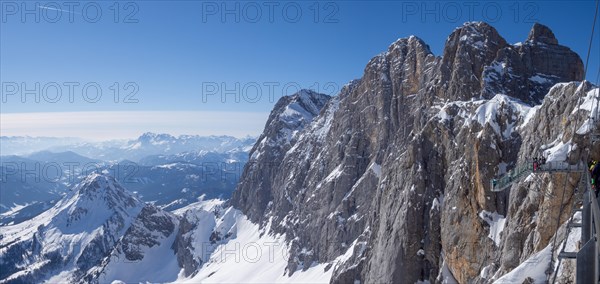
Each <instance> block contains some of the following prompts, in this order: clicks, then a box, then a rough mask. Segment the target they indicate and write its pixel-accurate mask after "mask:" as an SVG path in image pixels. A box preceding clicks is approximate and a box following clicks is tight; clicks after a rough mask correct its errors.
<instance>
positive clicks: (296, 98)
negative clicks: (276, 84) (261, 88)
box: [267, 89, 331, 128]
mask: <svg viewBox="0 0 600 284" xmlns="http://www.w3.org/2000/svg"><path fill="white" fill-rule="evenodd" d="M330 98H331V97H330V96H328V95H325V94H320V93H317V92H315V91H313V90H306V89H302V90H300V91H298V92H297V93H295V94H293V95H290V96H283V97H282V98H280V99H279V101H277V103H276V104H275V107H274V108H273V111H271V115H270V116H269V119H268V121H267V125H270V124H271V123H273V122H276V121H281V122H284V123H285V124H287V126H289V127H291V126H294V127H293V128H297V127H300V126H303V125H304V124H305V123H308V122H310V121H311V120H312V119H313V118H314V117H315V116H317V115H318V114H319V112H320V111H321V108H323V106H324V105H325V104H326V103H327V101H329V99H330Z"/></svg>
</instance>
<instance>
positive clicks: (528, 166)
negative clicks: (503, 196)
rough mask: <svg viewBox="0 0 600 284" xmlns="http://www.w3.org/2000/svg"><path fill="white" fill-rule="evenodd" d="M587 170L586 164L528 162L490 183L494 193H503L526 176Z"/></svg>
mask: <svg viewBox="0 0 600 284" xmlns="http://www.w3.org/2000/svg"><path fill="white" fill-rule="evenodd" d="M586 170H587V167H586V165H585V164H584V163H578V164H569V163H567V162H555V161H552V162H546V163H543V164H542V163H539V162H534V161H527V162H525V163H524V164H521V165H518V166H517V167H515V168H514V169H512V170H510V171H508V172H507V173H506V174H504V175H502V176H500V177H499V178H497V179H493V180H492V181H491V182H490V189H491V191H494V192H499V191H503V190H505V189H506V188H508V187H509V186H510V185H511V184H512V183H513V182H515V181H516V180H518V179H520V178H521V177H523V176H524V175H525V174H528V173H532V172H533V173H538V172H550V173H551V172H584V171H586Z"/></svg>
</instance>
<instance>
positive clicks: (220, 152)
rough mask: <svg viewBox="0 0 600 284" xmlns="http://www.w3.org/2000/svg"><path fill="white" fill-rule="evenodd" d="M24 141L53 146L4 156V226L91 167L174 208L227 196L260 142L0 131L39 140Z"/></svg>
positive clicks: (37, 209)
mask: <svg viewBox="0 0 600 284" xmlns="http://www.w3.org/2000/svg"><path fill="white" fill-rule="evenodd" d="M24 141H30V142H31V141H35V143H38V144H39V143H42V142H43V141H48V143H49V144H48V145H49V146H50V147H49V148H48V149H43V150H42V151H38V152H33V153H30V154H27V155H21V156H17V155H3V156H0V160H1V162H0V173H1V175H0V183H1V184H2V189H1V190H0V226H2V225H6V224H17V223H19V222H22V221H24V220H27V219H30V218H32V217H33V216H36V215H38V214H40V213H41V212H43V211H44V210H46V209H47V208H49V207H50V206H52V205H53V204H54V203H56V201H57V200H58V199H60V198H62V196H64V195H65V194H66V193H67V192H68V189H70V188H71V187H72V186H73V185H75V184H77V183H79V182H80V181H81V180H82V179H83V178H84V177H85V176H87V175H89V174H91V173H94V172H96V173H106V174H110V175H112V176H114V177H115V178H116V180H118V181H119V182H121V183H122V184H125V185H126V186H127V187H128V188H129V189H130V190H131V191H132V192H134V193H136V194H137V197H138V198H140V199H141V200H143V201H145V202H150V203H152V204H155V205H156V206H159V207H162V208H166V209H169V210H172V209H177V208H180V207H183V206H186V205H188V204H190V203H193V202H196V201H197V200H198V199H199V198H207V199H211V198H225V199H227V198H229V197H230V196H231V194H232V192H233V190H234V189H235V186H236V184H237V182H238V180H239V177H240V175H241V172H242V170H243V168H244V166H245V164H246V162H247V161H248V152H249V150H250V149H251V147H252V145H253V144H254V142H255V140H254V139H253V138H243V139H238V138H235V137H231V136H208V137H202V136H193V135H182V136H179V137H174V136H171V135H168V134H154V133H145V134H144V135H142V136H140V137H139V138H137V139H134V140H130V141H120V142H119V141H107V142H98V143H87V142H80V143H76V144H72V145H67V144H65V145H57V143H58V141H63V142H64V141H66V142H73V141H75V140H71V139H66V140H60V139H58V138H46V137H44V138H29V137H2V147H3V149H4V148H7V149H13V148H14V149H16V148H15V147H13V146H12V145H13V144H19V143H24V145H26V147H29V146H31V145H34V144H35V143H33V142H31V143H29V142H24ZM35 145H37V144H35ZM36 147H38V148H39V147H41V146H40V145H37V146H36ZM36 147H34V148H36ZM36 149H37V148H36ZM2 154H4V152H2Z"/></svg>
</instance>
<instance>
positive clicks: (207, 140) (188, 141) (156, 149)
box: [0, 132, 256, 162]
mask: <svg viewBox="0 0 600 284" xmlns="http://www.w3.org/2000/svg"><path fill="white" fill-rule="evenodd" d="M255 141H256V139H255V138H253V137H245V138H236V137H232V136H198V135H180V136H177V137H175V136H172V135H169V134H156V133H150V132H148V133H144V134H142V135H141V136H140V137H138V138H136V139H132V140H110V141H102V142H86V141H83V140H81V139H77V138H54V137H8V136H1V137H0V142H1V143H0V155H2V156H6V155H19V156H23V155H30V154H32V153H35V152H39V151H52V152H66V151H72V152H74V153H77V154H79V155H82V156H85V157H89V158H92V159H98V160H103V161H114V160H116V161H119V160H130V161H135V162H137V161H138V160H139V159H141V158H144V157H146V156H150V155H174V154H179V153H182V152H198V151H207V152H217V153H224V152H229V151H241V152H247V151H249V150H250V149H251V148H252V146H253V145H254V142H255Z"/></svg>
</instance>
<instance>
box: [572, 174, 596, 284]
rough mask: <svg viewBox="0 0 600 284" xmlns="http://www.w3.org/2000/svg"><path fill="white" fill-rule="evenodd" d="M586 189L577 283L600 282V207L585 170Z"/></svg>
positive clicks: (578, 254) (578, 255)
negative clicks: (599, 239) (599, 240)
mask: <svg viewBox="0 0 600 284" xmlns="http://www.w3.org/2000/svg"><path fill="white" fill-rule="evenodd" d="M585 179H586V191H585V193H584V201H583V210H582V211H581V214H582V216H581V217H582V218H581V243H582V244H584V245H583V246H582V247H581V249H580V250H579V252H577V270H576V277H577V278H576V280H577V283H598V280H599V279H600V244H599V242H598V238H599V237H600V207H599V206H598V199H597V198H596V194H595V193H594V191H593V190H592V186H591V185H590V176H589V173H588V171H585Z"/></svg>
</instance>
